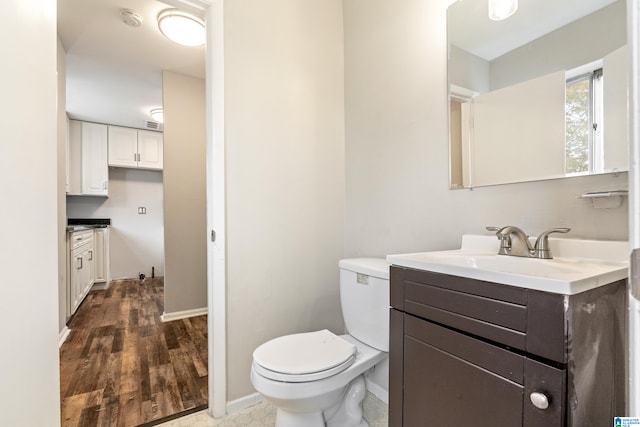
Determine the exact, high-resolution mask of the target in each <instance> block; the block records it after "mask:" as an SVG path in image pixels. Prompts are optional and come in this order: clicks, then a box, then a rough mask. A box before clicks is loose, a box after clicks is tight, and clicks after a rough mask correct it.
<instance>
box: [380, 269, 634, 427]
mask: <svg viewBox="0 0 640 427" xmlns="http://www.w3.org/2000/svg"><path fill="white" fill-rule="evenodd" d="M625 284H626V282H625V281H624V280H620V281H617V282H614V283H610V284H608V285H604V286H600V287H597V288H595V289H592V290H589V291H585V292H582V293H579V294H575V295H561V294H553V293H548V292H541V291H535V290H531V289H527V288H521V287H514V286H508V285H503V284H496V283H490V282H485V281H480V280H475V279H469V278H464V277H456V276H450V275H446V274H440V273H433V272H428V271H424V270H415V269H410V268H404V267H397V266H392V267H391V306H392V308H391V310H390V316H391V318H390V346H391V348H390V355H389V357H390V368H389V425H390V426H391V427H401V426H404V427H445V426H465V427H484V426H487V427H489V426H490V427H497V426H505V427H514V426H526V427H532V426H540V427H542V426H544V427H556V426H576V427H577V426H580V427H586V426H606V425H611V423H612V419H613V417H614V416H621V415H624V411H625V378H626V376H625V372H626V369H625V342H626V335H625V324H626V317H625V316H626V286H625Z"/></svg>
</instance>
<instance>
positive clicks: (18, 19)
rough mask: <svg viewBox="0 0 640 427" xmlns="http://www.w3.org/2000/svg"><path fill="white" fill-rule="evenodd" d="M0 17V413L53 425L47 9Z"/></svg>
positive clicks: (12, 10) (51, 77)
mask: <svg viewBox="0 0 640 427" xmlns="http://www.w3.org/2000/svg"><path fill="white" fill-rule="evenodd" d="M0 15H1V16H3V17H4V18H3V19H2V25H0V51H2V56H3V64H2V78H1V79H0V92H1V93H2V101H0V117H2V119H1V120H2V125H1V126H0V182H1V183H2V184H1V185H0V200H2V208H1V209H0V223H1V224H2V232H1V233H0V271H2V279H0V284H1V286H0V323H1V324H2V327H1V328H0V340H1V341H2V349H3V351H2V352H1V353H0V396H2V399H0V413H1V414H2V424H3V425H7V426H56V425H58V424H59V419H60V398H59V393H60V391H59V388H60V382H59V377H58V370H59V356H58V309H57V305H58V304H57V301H58V218H57V216H58V214H57V212H58V203H57V195H58V173H57V162H56V159H57V158H58V153H57V147H58V144H57V143H56V139H57V137H56V135H57V126H56V122H57V119H56V89H57V81H56V80H57V79H56V2H55V1H54V0H9V1H2V2H0ZM34 52H37V54H34ZM61 166H63V165H61Z"/></svg>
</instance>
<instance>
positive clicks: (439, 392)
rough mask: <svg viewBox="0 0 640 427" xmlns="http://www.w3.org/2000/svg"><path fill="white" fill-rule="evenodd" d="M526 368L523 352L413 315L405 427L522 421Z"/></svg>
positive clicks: (481, 426)
mask: <svg viewBox="0 0 640 427" xmlns="http://www.w3.org/2000/svg"><path fill="white" fill-rule="evenodd" d="M523 369H524V357H523V356H521V355H518V354H516V353H511V352H507V351H505V350H503V349H500V348H498V347H495V346H492V345H490V344H487V343H484V342H482V341H479V340H475V339H473V338H469V337H467V336H465V335H462V334H459V333H457V332H453V331H451V330H449V329H446V328H442V327H440V326H437V325H435V324H432V323H430V322H427V321H424V320H420V319H417V318H415V317H412V316H408V315H407V316H405V339H404V403H403V412H404V416H403V419H404V422H403V427H424V426H474V427H485V426H486V427H498V426H504V427H514V426H520V425H522V422H523V407H522V405H523V403H522V402H523V394H524V390H523V389H524V387H523V385H522V382H523ZM394 427H395V426H394Z"/></svg>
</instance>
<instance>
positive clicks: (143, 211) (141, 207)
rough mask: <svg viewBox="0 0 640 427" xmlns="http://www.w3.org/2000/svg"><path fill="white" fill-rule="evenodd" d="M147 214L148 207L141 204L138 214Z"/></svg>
mask: <svg viewBox="0 0 640 427" xmlns="http://www.w3.org/2000/svg"><path fill="white" fill-rule="evenodd" d="M146 214H147V208H145V207H143V206H140V207H139V208H138V215H146Z"/></svg>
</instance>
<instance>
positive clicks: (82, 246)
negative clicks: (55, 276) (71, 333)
mask: <svg viewBox="0 0 640 427" xmlns="http://www.w3.org/2000/svg"><path fill="white" fill-rule="evenodd" d="M70 235H71V238H70V243H69V252H70V257H69V282H68V283H69V288H68V291H69V292H68V297H69V305H68V310H67V311H68V313H67V314H68V315H69V316H71V315H72V314H73V313H75V311H76V309H77V308H78V306H79V305H80V303H81V302H82V300H83V299H84V297H85V296H86V295H87V293H88V292H89V290H90V289H91V286H92V285H93V281H94V274H95V273H94V265H95V249H94V247H93V230H83V231H76V232H73V233H70Z"/></svg>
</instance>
